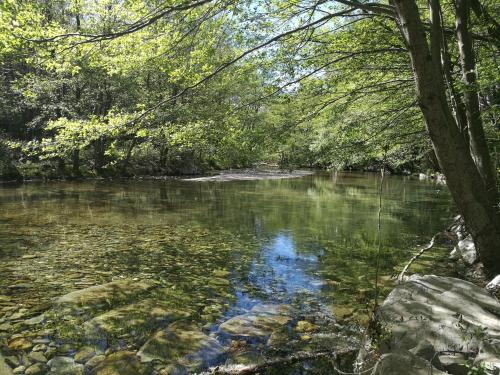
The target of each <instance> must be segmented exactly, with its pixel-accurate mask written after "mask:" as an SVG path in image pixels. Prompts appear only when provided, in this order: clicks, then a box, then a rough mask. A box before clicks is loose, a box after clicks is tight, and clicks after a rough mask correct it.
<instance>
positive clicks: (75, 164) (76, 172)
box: [71, 148, 82, 177]
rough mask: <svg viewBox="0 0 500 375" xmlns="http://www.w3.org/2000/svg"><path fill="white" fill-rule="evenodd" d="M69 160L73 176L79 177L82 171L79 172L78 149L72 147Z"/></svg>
mask: <svg viewBox="0 0 500 375" xmlns="http://www.w3.org/2000/svg"><path fill="white" fill-rule="evenodd" d="M71 162H72V164H73V165H72V169H73V177H81V176H82V173H81V172H80V150H79V149H77V148H76V149H74V150H73V152H72V153H71Z"/></svg>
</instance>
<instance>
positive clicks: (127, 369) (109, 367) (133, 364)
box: [90, 352, 149, 375]
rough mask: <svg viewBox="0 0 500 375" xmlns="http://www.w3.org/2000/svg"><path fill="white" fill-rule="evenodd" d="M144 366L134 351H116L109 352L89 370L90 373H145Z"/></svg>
mask: <svg viewBox="0 0 500 375" xmlns="http://www.w3.org/2000/svg"><path fill="white" fill-rule="evenodd" d="M146 374H149V372H148V371H147V368H146V366H144V365H142V364H141V363H140V362H139V360H138V359H137V356H136V355H135V353H134V352H116V353H112V354H110V355H109V356H108V357H106V359H104V360H103V361H102V362H100V363H99V364H98V365H97V366H96V367H94V369H93V370H92V371H91V372H90V375H146Z"/></svg>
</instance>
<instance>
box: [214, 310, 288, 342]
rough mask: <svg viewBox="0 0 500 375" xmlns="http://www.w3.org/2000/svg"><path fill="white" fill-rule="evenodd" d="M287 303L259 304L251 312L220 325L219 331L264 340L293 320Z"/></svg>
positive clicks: (229, 334)
mask: <svg viewBox="0 0 500 375" xmlns="http://www.w3.org/2000/svg"><path fill="white" fill-rule="evenodd" d="M291 312H292V310H291V308H290V307H289V306H287V305H257V306H255V307H254V308H253V309H252V310H251V311H250V312H249V313H247V314H243V315H238V316H235V317H233V318H231V319H229V320H227V321H225V322H224V323H222V324H221V325H220V326H219V333H220V334H223V335H228V336H231V337H236V338H238V337H240V338H249V339H257V340H262V339H266V338H267V337H269V336H270V335H271V334H272V333H273V332H274V331H275V330H277V329H279V328H281V327H283V326H286V325H287V324H289V323H290V322H291V321H292V316H291Z"/></svg>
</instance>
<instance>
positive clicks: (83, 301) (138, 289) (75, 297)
mask: <svg viewBox="0 0 500 375" xmlns="http://www.w3.org/2000/svg"><path fill="white" fill-rule="evenodd" d="M157 285H158V283H157V282H155V281H152V280H143V281H134V280H119V281H112V282H110V283H107V284H102V285H96V286H92V287H90V288H85V289H81V290H76V291H74V292H71V293H68V294H65V295H64V296H61V297H59V298H57V299H56V304H58V305H63V306H68V307H86V308H94V307H98V306H102V305H105V306H111V305H113V304H115V303H117V302H123V301H126V300H127V299H129V298H132V297H134V296H137V295H139V294H141V293H144V292H147V291H148V290H150V289H152V288H154V287H155V286H157Z"/></svg>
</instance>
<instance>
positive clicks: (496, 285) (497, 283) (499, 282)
mask: <svg viewBox="0 0 500 375" xmlns="http://www.w3.org/2000/svg"><path fill="white" fill-rule="evenodd" d="M486 290H487V291H488V292H492V293H495V292H498V291H499V290H500V275H497V276H496V277H495V278H494V279H493V280H491V281H490V282H489V283H488V284H487V285H486Z"/></svg>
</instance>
